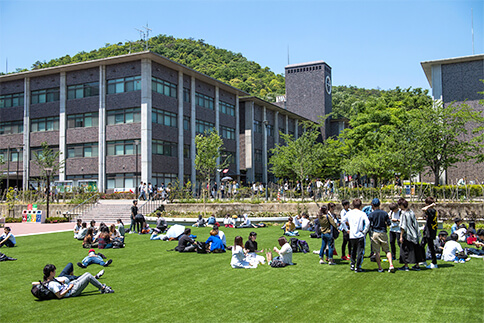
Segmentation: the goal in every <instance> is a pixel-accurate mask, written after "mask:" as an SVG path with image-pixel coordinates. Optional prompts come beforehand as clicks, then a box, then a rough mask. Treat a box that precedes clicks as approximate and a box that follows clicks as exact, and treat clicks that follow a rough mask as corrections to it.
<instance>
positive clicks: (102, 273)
mask: <svg viewBox="0 0 484 323" xmlns="http://www.w3.org/2000/svg"><path fill="white" fill-rule="evenodd" d="M102 275H104V269H101V271H100V272H98V273H97V274H96V276H94V278H96V279H99V278H101V276H102Z"/></svg>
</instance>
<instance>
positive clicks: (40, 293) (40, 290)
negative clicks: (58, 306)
mask: <svg viewBox="0 0 484 323" xmlns="http://www.w3.org/2000/svg"><path fill="white" fill-rule="evenodd" d="M47 285H48V283H46V282H41V281H40V280H39V284H38V285H33V286H32V289H31V292H32V295H34V296H35V297H37V298H38V299H40V300H41V301H43V300H47V299H55V298H57V296H56V295H55V294H54V292H52V291H51V290H50V289H49V288H48V287H47Z"/></svg>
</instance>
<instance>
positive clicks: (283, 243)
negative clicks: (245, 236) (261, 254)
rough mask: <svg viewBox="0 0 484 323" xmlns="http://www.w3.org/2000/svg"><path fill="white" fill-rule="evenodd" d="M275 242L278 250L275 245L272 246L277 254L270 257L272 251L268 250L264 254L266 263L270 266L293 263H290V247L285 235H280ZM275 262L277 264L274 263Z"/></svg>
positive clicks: (283, 265) (282, 265)
mask: <svg viewBox="0 0 484 323" xmlns="http://www.w3.org/2000/svg"><path fill="white" fill-rule="evenodd" d="M277 242H278V243H279V246H280V247H281V249H280V250H279V249H278V248H277V247H274V249H273V250H274V251H275V252H276V253H277V254H278V255H279V256H277V257H276V258H274V259H272V253H271V252H268V253H267V254H266V258H267V263H268V264H269V266H271V267H285V266H287V265H294V264H293V263H292V248H291V245H290V244H289V243H288V242H287V239H286V237H280V238H279V239H278V240H277ZM276 264H277V265H276Z"/></svg>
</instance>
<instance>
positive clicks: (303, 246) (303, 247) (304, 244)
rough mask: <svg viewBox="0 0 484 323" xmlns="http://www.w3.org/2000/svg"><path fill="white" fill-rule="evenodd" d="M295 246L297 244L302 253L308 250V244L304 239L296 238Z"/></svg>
mask: <svg viewBox="0 0 484 323" xmlns="http://www.w3.org/2000/svg"><path fill="white" fill-rule="evenodd" d="M297 246H298V248H299V250H300V251H302V252H304V253H308V252H309V245H308V243H307V242H306V241H305V240H298V242H297Z"/></svg>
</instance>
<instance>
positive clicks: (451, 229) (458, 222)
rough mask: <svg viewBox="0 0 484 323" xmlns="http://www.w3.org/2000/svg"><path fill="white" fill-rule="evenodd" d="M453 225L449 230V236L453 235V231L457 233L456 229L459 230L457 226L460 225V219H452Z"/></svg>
mask: <svg viewBox="0 0 484 323" xmlns="http://www.w3.org/2000/svg"><path fill="white" fill-rule="evenodd" d="M453 220H454V224H453V225H452V227H451V228H450V234H452V233H454V232H455V231H457V229H459V226H460V225H461V223H462V219H461V218H460V217H458V216H457V217H455V218H454V219H453Z"/></svg>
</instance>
